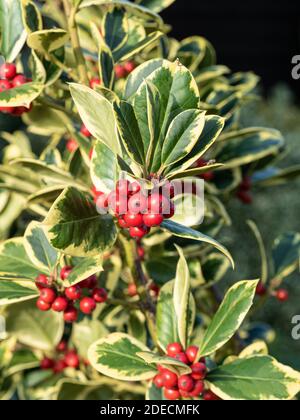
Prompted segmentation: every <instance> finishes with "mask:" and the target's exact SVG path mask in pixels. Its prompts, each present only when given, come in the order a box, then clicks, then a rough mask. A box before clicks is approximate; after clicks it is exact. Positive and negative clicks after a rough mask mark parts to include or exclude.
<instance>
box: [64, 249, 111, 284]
mask: <svg viewBox="0 0 300 420" xmlns="http://www.w3.org/2000/svg"><path fill="white" fill-rule="evenodd" d="M102 264H103V256H102V255H101V254H99V255H97V256H95V257H85V258H78V259H77V260H76V265H75V266H74V268H73V270H72V271H71V273H70V274H69V275H68V278H67V279H66V280H65V281H64V285H65V286H72V285H74V284H77V283H80V282H81V281H82V280H85V279H87V278H88V277H90V276H93V275H94V274H98V273H100V271H103V265H102Z"/></svg>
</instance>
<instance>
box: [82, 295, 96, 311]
mask: <svg viewBox="0 0 300 420" xmlns="http://www.w3.org/2000/svg"><path fill="white" fill-rule="evenodd" d="M79 306H80V310H81V312H83V313H84V314H86V315H89V314H91V313H92V312H93V311H94V310H95V308H96V302H95V300H94V299H93V298H90V297H84V298H83V299H81V301H80V305H79Z"/></svg>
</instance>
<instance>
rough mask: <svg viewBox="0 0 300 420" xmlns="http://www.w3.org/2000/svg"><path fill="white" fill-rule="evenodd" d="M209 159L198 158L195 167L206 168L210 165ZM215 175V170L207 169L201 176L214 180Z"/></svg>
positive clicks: (206, 179)
mask: <svg viewBox="0 0 300 420" xmlns="http://www.w3.org/2000/svg"><path fill="white" fill-rule="evenodd" d="M208 163H209V162H208V161H207V160H205V159H202V158H200V159H198V160H197V162H196V163H195V165H194V167H195V168H204V167H205V166H207V165H208ZM214 177H215V174H214V173H213V171H207V172H205V173H204V174H202V175H200V178H202V179H204V181H207V182H209V181H213V179H214Z"/></svg>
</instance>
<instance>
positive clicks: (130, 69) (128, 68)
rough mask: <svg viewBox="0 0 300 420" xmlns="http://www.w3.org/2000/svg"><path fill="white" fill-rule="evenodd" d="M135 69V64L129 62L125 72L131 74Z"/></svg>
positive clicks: (125, 66)
mask: <svg viewBox="0 0 300 420" xmlns="http://www.w3.org/2000/svg"><path fill="white" fill-rule="evenodd" d="M134 69H135V64H134V62H133V61H127V63H125V64H124V70H125V71H126V72H127V73H128V74H129V73H131V72H132V71H133V70H134Z"/></svg>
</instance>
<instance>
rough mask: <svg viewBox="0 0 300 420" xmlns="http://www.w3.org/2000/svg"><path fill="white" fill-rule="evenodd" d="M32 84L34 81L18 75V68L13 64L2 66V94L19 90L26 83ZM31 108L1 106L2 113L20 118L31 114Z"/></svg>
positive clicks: (0, 88)
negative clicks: (11, 90) (10, 90)
mask: <svg viewBox="0 0 300 420" xmlns="http://www.w3.org/2000/svg"><path fill="white" fill-rule="evenodd" d="M29 82H32V79H29V78H27V77H26V76H25V75H24V74H22V73H17V67H16V65H15V64H12V63H4V64H2V65H1V66H0V92H5V91H6V90H9V89H13V88H17V87H19V86H22V85H24V84H26V83H29ZM30 110H31V106H30V107H29V108H26V107H25V106H16V107H12V106H1V107H0V112H3V113H5V114H10V115H13V116H15V117H20V116H21V115H22V114H24V113H26V112H29V111H30Z"/></svg>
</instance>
